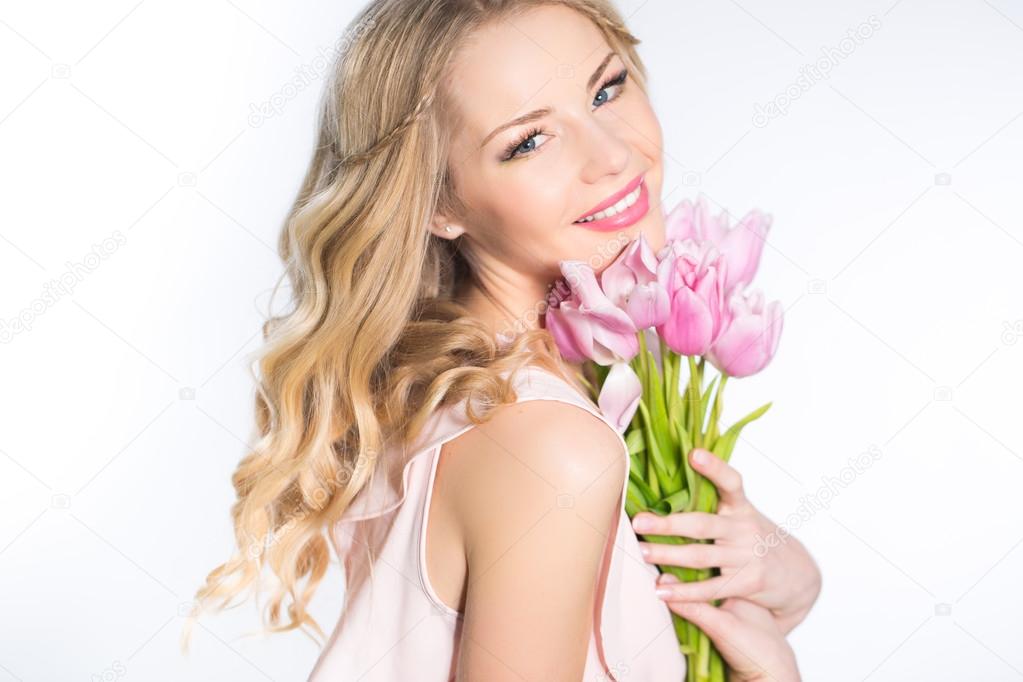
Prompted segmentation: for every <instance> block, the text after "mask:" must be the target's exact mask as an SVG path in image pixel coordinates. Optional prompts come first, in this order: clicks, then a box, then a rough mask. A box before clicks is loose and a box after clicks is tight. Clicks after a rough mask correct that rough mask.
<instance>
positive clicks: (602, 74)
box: [432, 5, 664, 288]
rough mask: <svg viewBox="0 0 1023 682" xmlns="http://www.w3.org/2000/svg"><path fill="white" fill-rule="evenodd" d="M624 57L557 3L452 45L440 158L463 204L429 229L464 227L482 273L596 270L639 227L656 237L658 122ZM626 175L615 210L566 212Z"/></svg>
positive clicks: (501, 277) (583, 206)
mask: <svg viewBox="0 0 1023 682" xmlns="http://www.w3.org/2000/svg"><path fill="white" fill-rule="evenodd" d="M625 69H626V64H625V62H624V61H623V60H622V58H621V57H620V56H619V55H618V54H616V53H614V52H613V50H612V48H611V47H610V46H609V45H608V44H607V42H606V41H605V39H604V37H603V35H602V34H601V33H600V31H599V30H598V29H597V27H596V26H594V25H593V23H592V22H591V21H590V20H589V19H587V18H586V17H584V16H582V15H580V14H578V13H577V12H575V11H573V10H571V9H569V8H567V7H564V6H560V5H547V6H541V7H538V8H534V9H531V10H529V11H528V12H526V13H523V14H520V15H518V16H515V17H512V18H511V19H508V20H504V21H498V22H495V23H493V24H491V25H489V26H487V27H485V28H484V29H481V30H480V31H478V32H477V33H475V34H474V35H473V36H472V38H471V40H470V41H469V43H468V44H467V45H466V46H465V47H464V48H463V49H462V50H461V51H460V52H459V55H458V56H457V58H456V60H455V62H454V63H453V65H452V71H451V79H450V82H449V83H448V84H447V88H448V96H449V98H450V100H451V104H452V106H453V107H454V110H455V113H456V115H457V116H458V117H459V119H460V120H459V122H458V126H457V129H456V130H455V132H454V135H453V138H454V139H453V142H452V152H451V160H450V166H451V173H452V176H453V179H454V182H455V185H456V187H457V189H458V194H459V197H460V199H461V200H462V202H463V203H464V204H465V206H466V210H467V214H466V215H459V216H438V219H437V221H436V223H435V225H434V227H433V228H432V229H433V231H434V233H435V234H437V235H438V236H441V237H452V236H458V235H462V234H463V233H464V234H465V235H467V236H468V238H469V240H470V242H471V245H470V248H472V249H473V250H474V253H475V255H476V256H477V261H480V262H482V264H483V265H482V266H481V269H482V270H484V272H483V273H478V274H481V275H482V276H483V277H484V280H485V281H486V279H487V277H488V276H489V277H491V278H492V279H494V280H497V281H499V282H504V283H506V284H507V283H508V282H512V281H514V280H515V278H516V277H522V278H529V280H530V281H531V282H538V283H540V284H541V285H544V286H545V285H546V284H549V283H550V282H552V281H553V280H554V279H556V278H557V277H558V276H559V275H560V270H559V267H558V261H561V260H583V261H587V262H590V263H591V265H593V266H594V269H595V270H596V271H598V272H599V271H600V270H602V269H603V268H604V267H606V265H607V264H608V263H609V262H610V260H612V259H613V258H614V256H615V255H617V254H618V253H619V252H620V251H621V250H622V249H623V248H624V247H625V245H626V244H627V243H628V241H629V240H631V239H633V238H635V237H637V236H638V235H639V234H640V233H641V232H642V233H643V234H644V235H645V237H646V239H647V240H648V241H649V242H650V243H651V245H652V246H653V247H654V248H655V249H656V248H659V247H660V246H661V245H662V244H663V241H664V216H663V213H662V211H661V205H660V196H661V185H662V180H663V163H662V158H663V157H662V136H661V129H660V125H659V123H658V121H657V117H656V116H655V115H654V112H653V110H652V109H651V106H650V102H649V100H648V99H647V96H646V95H645V94H644V93H643V91H642V90H641V89H640V88H639V87H638V84H637V83H636V82H635V81H633V74H632V73H631V71H630V72H628V73H627V74H626V75H625V80H624V82H622V80H621V75H622V72H623V70H625ZM533 112H536V113H533ZM529 114H532V115H531V116H530V117H529V119H530V120H520V117H524V116H526V115H529ZM640 178H642V183H641V184H640V185H637V180H639V179H640ZM634 187H635V188H636V189H638V190H639V191H640V197H639V200H638V202H637V203H635V204H634V205H632V206H631V207H628V208H625V210H624V211H622V212H621V213H619V215H617V216H614V215H612V216H609V217H605V218H604V219H602V220H598V221H595V222H593V223H590V224H589V225H586V224H580V223H578V222H576V221H577V220H578V219H580V218H583V217H585V216H587V215H589V214H591V213H593V212H594V209H596V208H598V207H601V206H602V205H604V204H606V203H607V201H611V200H615V201H617V200H618V197H620V196H622V195H623V193H628V192H629V191H630V190H631V189H632V188H634ZM635 198H636V194H635V192H634V191H633V192H632V193H631V195H630V196H628V197H627V199H626V203H628V202H629V201H631V200H634V199H635ZM621 206H622V204H619V207H621ZM644 207H645V210H644ZM447 224H450V225H451V226H452V228H453V230H452V231H450V232H445V231H444V226H445V225H447ZM598 227H599V228H602V229H596V228H598ZM460 238H462V239H466V237H465V236H462V237H460ZM519 285H521V286H525V287H528V288H532V287H530V286H529V285H528V284H526V283H525V282H521V281H520V282H519Z"/></svg>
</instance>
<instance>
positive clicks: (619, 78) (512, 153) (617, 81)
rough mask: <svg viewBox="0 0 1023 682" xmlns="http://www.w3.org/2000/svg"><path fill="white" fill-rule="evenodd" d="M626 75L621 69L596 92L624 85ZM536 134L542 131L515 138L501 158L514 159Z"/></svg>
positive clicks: (625, 70) (611, 100)
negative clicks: (519, 150) (520, 148)
mask: <svg viewBox="0 0 1023 682" xmlns="http://www.w3.org/2000/svg"><path fill="white" fill-rule="evenodd" d="M628 76H629V71H628V69H622V70H621V71H620V72H619V73H618V75H616V76H614V77H612V78H611V79H609V80H607V81H605V82H604V84H603V85H601V86H600V89H599V90H597V92H598V93H599V92H601V91H602V90H607V89H608V88H612V87H614V86H616V85H621V86H624V85H625V81H626V79H627V78H628ZM623 91H624V87H623V88H622V89H621V90H619V91H618V94H617V95H615V96H614V97H612V98H610V99H608V100H607V101H606V102H603V103H602V104H601V106H603V105H604V104H608V103H610V102H613V101H615V100H616V99H618V98H619V97H621V96H622V92H623ZM537 135H543V131H542V130H540V129H539V128H533V129H531V130H530V131H529V132H527V133H526V134H525V135H523V136H522V137H520V138H519V139H518V140H516V141H515V142H512V143H511V144H510V145H508V146H507V147H505V150H504V157H503V158H502V160H503V161H511V160H512V159H514V158H515V157H516V152H517V151H518V149H519V147H521V146H522V145H524V144H525V143H526V142H528V141H529V140H531V139H532V138H534V137H536V136H537ZM526 153H527V154H528V152H526Z"/></svg>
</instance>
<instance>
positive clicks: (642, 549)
mask: <svg viewBox="0 0 1023 682" xmlns="http://www.w3.org/2000/svg"><path fill="white" fill-rule="evenodd" d="M639 553H640V554H642V555H643V558H644V559H649V558H650V547H649V546H648V545H646V544H645V543H642V542H641V543H639Z"/></svg>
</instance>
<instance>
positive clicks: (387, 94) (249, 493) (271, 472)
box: [182, 0, 646, 650]
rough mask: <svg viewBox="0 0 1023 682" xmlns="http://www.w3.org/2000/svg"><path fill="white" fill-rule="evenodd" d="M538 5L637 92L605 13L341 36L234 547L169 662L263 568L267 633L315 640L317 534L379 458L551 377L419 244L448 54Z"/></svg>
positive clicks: (482, 12)
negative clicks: (437, 424)
mask: <svg viewBox="0 0 1023 682" xmlns="http://www.w3.org/2000/svg"><path fill="white" fill-rule="evenodd" d="M550 4H553V5H564V6H567V7H570V8H573V9H575V10H577V11H579V12H580V13H582V14H583V15H585V16H586V17H587V18H589V19H590V20H591V21H593V23H594V24H595V25H596V26H597V27H598V28H599V29H600V31H601V33H602V34H603V35H604V37H605V38H606V39H607V40H608V43H609V44H610V45H611V46H612V47H614V48H615V49H616V50H617V51H618V53H619V54H620V55H621V56H622V58H623V59H624V60H625V61H626V63H627V64H628V65H629V66H630V69H631V71H632V72H633V73H634V79H635V80H636V81H637V82H638V83H639V84H640V87H642V88H644V89H645V76H646V73H645V70H644V67H643V65H642V63H641V61H640V59H639V56H638V54H637V53H636V51H635V45H637V44H638V43H639V40H638V39H636V38H635V37H634V36H632V34H631V33H629V31H628V30H627V29H626V28H625V26H624V23H623V21H622V19H621V17H620V15H619V14H618V12H617V10H616V9H615V8H614V6H613V5H612V4H611V2H610V1H609V0H414V1H413V0H374V1H373V2H371V3H370V4H369V5H368V6H367V7H366V8H365V9H364V10H363V11H362V12H361V13H360V14H359V15H358V16H357V17H356V18H355V19H354V21H353V23H352V25H351V26H350V27H349V29H348V30H347V31H346V35H355V37H354V38H353V39H351V40H350V41H349V42H348V44H347V45H346V47H345V49H344V50H343V51H341V52H340V53H339V54H338V57H337V59H336V62H335V64H334V67H333V72H332V74H331V77H330V81H329V83H328V84H327V87H326V90H325V93H324V96H323V99H322V103H321V112H320V130H319V139H318V144H317V147H316V151H315V154H314V156H313V159H312V163H311V166H310V168H309V170H308V172H307V174H306V176H305V180H304V182H303V184H302V187H301V190H300V191H299V193H298V196H297V198H296V200H295V202H294V205H293V207H292V209H291V212H290V214H289V215H288V218H287V221H286V224H285V226H284V229H283V231H282V232H281V235H280V239H279V245H278V248H279V251H280V255H281V258H282V259H283V261H284V264H285V272H284V275H285V276H287V278H288V280H289V283H290V286H291V300H290V303H291V309H290V310H288V311H287V313H286V314H283V315H280V316H274V315H271V316H270V317H269V319H268V320H267V321H266V322H265V324H264V325H263V338H264V341H265V343H264V345H263V347H262V348H261V349H260V351H259V354H258V357H257V360H258V373H257V376H256V380H257V391H256V423H257V427H258V429H259V440H258V442H257V443H256V445H255V446H254V448H253V450H252V451H251V452H249V453H248V454H247V455H246V456H245V457H244V458H243V459H242V460H241V462H240V463H239V465H238V468H237V470H236V471H235V472H234V475H233V476H232V482H233V484H234V488H235V491H236V494H237V499H236V501H235V503H234V505H233V507H232V512H231V513H232V518H233V522H234V529H235V539H236V541H237V547H236V548H235V551H234V554H233V556H232V557H231V558H230V559H229V560H228V561H226V562H225V563H223V564H221V565H219V566H218V567H217V568H215V569H214V570H213V571H211V572H210V573H209V575H208V576H207V577H206V581H205V584H204V585H203V586H202V587H201V588H200V589H199V590H198V591H197V593H196V596H195V602H194V607H193V610H192V615H191V616H190V618H189V619H188V622H187V624H186V628H185V631H184V633H183V636H182V647H183V649H184V650H187V647H188V640H189V633H190V631H191V627H192V625H193V623H194V621H195V619H196V618H197V617H198V615H199V614H200V613H201V612H202V611H203V610H205V609H206V608H210V607H212V608H213V609H214V610H221V609H223V608H225V607H227V606H228V605H229V603H230V602H231V600H232V599H234V598H235V597H238V596H239V595H242V594H243V593H245V592H247V591H248V590H249V589H252V588H256V589H257V591H258V588H259V586H260V585H259V579H260V577H261V575H262V569H263V567H264V565H269V567H270V569H271V570H272V572H273V574H274V576H275V577H276V580H275V581H274V583H275V584H274V586H273V589H272V591H271V594H270V599H269V602H268V603H267V604H266V607H265V611H263V612H262V615H263V620H264V625H265V628H266V629H267V630H268V631H271V632H283V631H287V630H292V629H295V628H300V627H302V626H309V627H310V628H311V629H312V630H314V631H315V632H316V633H317V634H318V635H319V636H320V637H321V638H324V639H325V635H324V633H323V631H322V630H321V629H320V627H319V625H318V624H317V622H316V621H315V619H313V618H312V617H311V616H310V615H309V613H308V612H307V610H306V607H307V605H308V603H309V601H310V598H311V597H312V596H313V593H314V591H315V590H316V587H317V586H318V584H319V583H320V581H321V579H322V578H323V576H324V574H325V573H326V571H327V568H328V565H329V561H330V551H329V547H330V545H329V544H328V536H327V533H329V532H330V528H331V525H332V524H333V523H334V522H336V520H337V519H339V518H340V517H341V514H342V513H343V512H344V511H345V509H347V508H348V507H349V505H350V504H351V502H352V500H353V498H355V496H356V494H357V493H358V492H359V491H360V490H362V489H363V487H364V486H366V485H367V482H368V481H370V480H371V476H372V475H373V472H374V470H375V466H374V462H375V460H376V459H377V457H376V454H377V453H383V452H385V448H387V447H390V446H391V445H394V444H398V445H401V444H407V443H409V442H411V441H412V440H413V439H414V438H415V437H416V436H417V435H418V434H419V433H420V430H421V429H422V427H423V426H424V425H425V423H426V421H427V419H428V418H429V416H430V414H431V413H432V412H433V411H434V410H435V409H436V408H438V407H439V406H442V405H449V404H453V403H455V402H458V401H461V400H463V399H467V398H471V399H472V400H471V401H469V402H476V403H477V404H482V405H484V406H485V407H486V406H489V409H484V411H483V412H482V413H481V414H473V413H472V409H471V408H470V409H469V414H468V417H469V418H470V419H471V420H472V421H473V422H476V423H480V422H482V421H484V420H485V419H486V417H487V415H488V414H489V412H490V410H491V409H493V407H496V406H497V405H500V404H504V403H507V402H513V401H514V400H515V399H516V396H515V393H514V390H513V389H512V388H511V381H510V376H509V377H504V378H503V375H504V373H505V372H508V373H509V374H510V373H511V372H513V371H514V370H515V369H517V368H519V367H521V366H523V365H525V364H537V365H541V366H544V367H546V368H548V369H551V370H552V371H555V372H558V373H562V365H561V363H560V360H561V356H560V354H559V352H558V350H557V347H556V346H555V345H554V343H553V341H552V339H551V337H550V335H549V334H548V333H547V331H546V330H544V329H542V328H541V329H536V328H529V327H528V325H527V327H526V329H525V331H523V332H522V333H521V334H518V335H517V336H515V338H514V340H513V341H511V342H510V343H499V342H498V341H497V340H496V339H495V338H494V337H493V336H492V335H491V333H490V332H488V330H487V329H486V328H485V327H484V326H483V325H482V324H481V323H480V322H479V321H477V320H474V319H473V318H472V317H470V316H469V313H468V311H467V309H465V308H464V307H463V306H462V305H461V304H460V303H459V302H458V295H459V293H460V292H462V291H464V287H465V286H466V285H467V284H470V283H472V284H475V285H476V286H478V287H480V288H481V289H482V284H481V283H480V282H478V281H477V280H475V279H474V275H473V273H474V271H475V268H474V267H473V256H472V253H471V251H470V250H469V249H465V248H460V246H461V245H460V241H461V239H462V238H459V239H458V240H447V239H441V238H439V237H437V236H435V235H433V234H432V233H431V232H430V231H429V229H428V225H429V222H430V220H431V218H432V217H433V215H434V214H435V212H438V211H444V212H447V214H448V215H459V210H460V208H461V204H460V203H459V201H458V196H457V188H455V187H454V186H453V184H452V181H451V176H450V174H449V170H448V169H449V164H448V143H449V139H450V138H449V137H448V131H450V130H452V126H453V118H452V107H450V105H449V100H447V101H446V100H445V94H446V93H445V91H444V89H443V87H442V84H443V83H444V82H445V76H446V74H447V69H448V68H449V65H450V63H451V61H452V56H453V55H454V54H455V52H456V51H457V50H458V48H459V46H460V45H461V44H462V43H463V41H464V39H465V38H466V37H467V36H469V35H470V34H471V33H472V32H473V31H474V30H476V29H477V28H479V27H481V26H483V25H484V24H486V23H488V22H490V21H493V20H495V19H499V18H503V17H506V16H508V15H510V14H512V13H515V12H520V11H523V10H525V9H528V8H531V7H534V6H538V5H550ZM356 33H357V35H356ZM279 284H280V282H278V286H279ZM303 578H305V579H306V581H305V584H304V585H300V582H301V581H302V579H303ZM286 598H290V603H287V605H286V608H287V620H286V622H285V623H284V624H283V625H280V622H281V615H282V614H281V610H282V606H284V605H285V600H286ZM307 634H308V633H307Z"/></svg>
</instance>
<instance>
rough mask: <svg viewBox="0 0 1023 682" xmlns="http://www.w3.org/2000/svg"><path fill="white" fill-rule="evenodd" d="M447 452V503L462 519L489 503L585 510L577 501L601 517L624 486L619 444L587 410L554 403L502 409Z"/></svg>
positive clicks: (623, 462) (520, 404)
mask: <svg viewBox="0 0 1023 682" xmlns="http://www.w3.org/2000/svg"><path fill="white" fill-rule="evenodd" d="M445 451H446V452H445V457H446V459H447V461H446V462H445V469H446V471H445V476H446V477H447V483H448V485H449V486H450V487H449V490H453V491H456V492H455V493H454V497H455V499H453V500H452V503H453V506H454V507H456V508H460V509H461V510H463V511H465V510H470V509H478V508H479V507H478V505H479V504H480V503H482V502H484V501H485V500H490V501H491V503H493V501H494V499H495V498H496V499H503V500H504V501H505V503H507V504H510V505H518V504H524V505H528V504H533V505H538V504H539V505H541V506H542V502H541V500H546V501H547V502H549V503H551V504H558V503H560V504H561V505H563V506H564V505H567V504H569V502H570V501H572V502H573V503H574V502H583V503H584V505H585V502H586V501H583V500H579V499H578V498H580V496H588V497H589V498H590V500H589V506H593V507H597V508H600V509H607V508H609V507H612V506H614V504H615V502H616V501H617V500H618V496H619V493H620V492H621V490H622V487H623V486H624V484H625V481H624V477H625V472H626V468H625V467H626V456H625V451H624V447H623V445H622V441H621V438H620V436H619V435H618V434H617V433H615V431H614V430H613V429H612V428H611V427H610V426H609V425H608V424H607V423H606V422H604V421H603V420H601V419H600V418H599V417H597V416H596V415H594V414H592V413H590V412H588V411H587V410H586V409H584V408H582V407H580V406H578V405H572V404H569V403H564V402H561V401H557V400H541V399H535V400H525V401H522V402H518V403H512V404H509V405H502V406H500V407H498V408H496V409H495V410H494V413H493V414H492V416H491V418H490V419H489V420H488V421H487V422H486V423H484V424H481V425H479V426H476V427H474V428H472V429H469V430H468V431H467V432H466V433H464V434H462V435H461V436H459V437H458V438H455V439H454V440H452V441H450V442H449V443H447V444H446V448H445ZM558 495H562V497H561V498H560V502H559V500H558V499H557V496H558ZM568 496H571V498H572V499H571V500H570V498H569V497H568ZM583 508H585V506H584V507H583ZM462 518H463V520H465V521H469V520H470V519H468V518H467V517H464V516H463V517H462Z"/></svg>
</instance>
